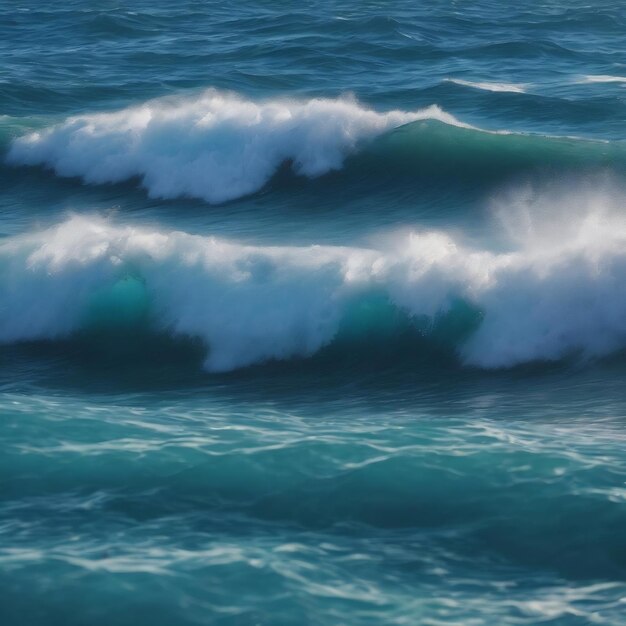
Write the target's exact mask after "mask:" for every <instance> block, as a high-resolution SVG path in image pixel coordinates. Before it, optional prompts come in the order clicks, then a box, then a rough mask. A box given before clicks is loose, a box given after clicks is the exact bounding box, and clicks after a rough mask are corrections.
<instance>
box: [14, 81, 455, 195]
mask: <svg viewBox="0 0 626 626" xmlns="http://www.w3.org/2000/svg"><path fill="white" fill-rule="evenodd" d="M421 119H438V120H441V121H444V122H446V123H450V124H457V125H462V124H461V123H460V122H458V121H457V120H456V119H455V118H454V117H453V116H451V115H449V114H447V113H445V112H443V111H442V110H441V109H439V108H438V107H436V106H431V107H428V108H426V109H423V110H420V111H413V112H407V111H389V112H386V113H378V112H376V111H372V110H370V109H367V108H365V107H363V106H361V105H359V104H358V103H357V102H356V101H355V100H354V99H351V98H340V99H336V100H331V99H312V100H306V101H299V100H293V99H282V100H267V101H259V102H255V101H251V100H246V99H244V98H242V97H240V96H238V95H236V94H232V93H224V92H219V91H216V90H214V89H211V90H208V91H206V92H204V93H203V94H201V95H200V96H197V97H194V98H187V99H180V98H178V99H171V98H170V99H161V100H153V101H150V102H146V103H144V104H142V105H140V106H137V107H130V108H127V109H123V110H121V111H116V112H113V113H99V114H93V115H82V116H77V117H71V118H69V119H67V120H66V121H65V122H64V123H62V124H60V125H58V126H54V127H52V128H48V129H45V130H42V131H37V132H33V133H30V134H28V135H25V136H23V137H20V138H18V139H16V140H15V141H14V142H13V144H12V146H11V148H10V151H9V154H8V162H9V163H13V164H19V165H45V166H48V167H50V168H52V169H54V171H55V172H56V173H57V174H58V175H59V176H68V177H73V176H78V177H82V178H83V179H84V180H85V181H86V182H88V183H107V182H108V183H115V182H120V181H123V180H127V179H131V178H133V177H139V178H141V180H142V182H143V185H144V186H145V187H146V189H147V190H148V192H149V193H150V195H151V196H154V197H159V198H175V197H180V196H189V197H195V198H202V199H204V200H207V201H208V202H214V203H215V202H223V201H226V200H231V199H234V198H238V197H240V196H243V195H246V194H250V193H253V192H255V191H258V190H259V189H261V187H263V185H265V184H266V183H267V182H268V180H269V179H270V178H271V177H272V176H273V174H274V173H275V172H276V171H277V169H278V168H279V167H280V166H281V164H283V163H285V162H290V163H291V167H292V169H293V170H294V171H295V172H296V173H298V174H302V175H304V176H309V177H315V176H320V175H321V174H325V173H326V172H329V171H331V170H335V169H338V168H340V167H341V166H342V164H343V161H344V159H345V158H346V156H347V155H349V154H350V153H351V152H353V151H354V150H355V149H356V148H357V147H358V145H359V144H360V143H361V142H362V141H365V140H367V139H371V138H372V137H375V136H377V135H379V134H380V133H383V132H385V131H387V130H389V129H392V128H395V127H397V126H401V125H403V124H407V123H409V122H413V121H416V120H421Z"/></svg>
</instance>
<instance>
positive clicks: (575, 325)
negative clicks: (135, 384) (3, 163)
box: [0, 189, 626, 371]
mask: <svg viewBox="0 0 626 626" xmlns="http://www.w3.org/2000/svg"><path fill="white" fill-rule="evenodd" d="M557 202H560V203H561V210H562V214H563V215H565V214H567V215H568V218H569V225H568V226H567V227H563V225H562V223H561V222H562V220H561V219H560V218H558V216H557V213H558V207H555V204H556V203H557ZM618 202H619V200H618V199H617V192H614V194H613V196H611V193H609V192H608V191H605V192H604V193H603V194H599V192H597V191H594V190H592V189H588V190H584V189H581V190H579V191H578V192H577V193H576V194H575V195H571V196H569V197H567V196H565V197H563V196H558V200H557V199H555V197H552V196H550V194H549V193H546V194H544V195H541V194H537V193H534V192H532V191H530V190H529V191H527V192H526V193H518V194H517V195H516V196H510V197H508V198H504V199H502V203H503V206H505V209H503V210H502V211H501V215H500V220H501V222H502V223H503V224H504V225H505V227H506V228H505V230H507V232H508V234H509V239H510V240H511V242H512V250H511V251H508V252H494V251H490V250H486V249H479V248H473V247H471V246H468V245H466V244H464V243H463V242H461V241H458V240H457V239H455V238H454V237H452V236H451V235H450V234H447V233H444V232H413V233H410V234H409V235H399V236H397V237H395V238H391V240H390V241H387V242H386V243H385V245H384V246H381V247H379V248H376V249H375V248H355V247H335V246H310V247H287V246H281V247H259V246H249V245H242V244H238V243H236V242H230V241H226V240H222V239H218V238H214V237H201V236H194V235H189V234H185V233H182V232H164V231H157V230H148V229H143V228H133V227H130V226H118V225H115V224H112V223H109V222H106V221H104V220H102V219H99V218H86V217H72V218H70V219H69V220H67V221H66V222H64V223H62V224H60V225H59V226H57V227H55V228H52V229H49V230H46V231H42V232H38V233H35V234H31V235H26V236H20V237H14V238H9V239H7V240H5V241H4V242H3V243H2V244H1V245H0V259H1V266H0V296H1V300H2V302H3V303H5V304H4V306H3V307H2V308H0V340H1V341H3V342H5V343H10V342H16V341H26V340H38V339H54V338H59V337H67V336H70V335H72V334H73V333H76V332H79V331H82V330H89V329H92V330H94V329H95V330H96V331H97V330H98V329H102V328H109V329H110V328H111V326H113V327H124V326H131V327H133V326H137V325H140V326H144V325H148V326H149V327H150V328H151V329H152V330H156V331H165V332H167V333H171V334H172V335H174V336H191V337H198V338H200V339H201V340H202V341H203V343H204V344H205V345H206V346H207V356H206V361H205V364H206V368H207V369H208V370H210V371H227V370H232V369H236V368H238V367H243V366H247V365H251V364H254V363H260V362H264V361H267V360H275V359H288V358H293V357H308V356H311V355H312V354H314V353H316V352H318V351H319V350H321V349H322V348H324V347H325V346H328V345H329V344H331V343H333V341H335V340H339V339H341V337H342V336H343V334H345V333H348V334H350V333H352V334H354V333H355V332H356V334H357V335H358V337H357V340H358V341H359V342H361V343H363V342H365V343H367V342H368V341H370V340H371V337H372V332H373V331H374V333H375V332H376V330H377V329H380V327H384V326H385V325H389V324H390V323H391V324H392V325H393V324H396V325H402V324H403V325H405V326H406V324H407V323H408V324H409V325H410V326H411V327H412V328H413V331H414V332H415V333H417V334H420V335H426V336H428V335H429V334H431V333H433V332H435V330H436V329H437V328H438V327H439V325H440V324H441V322H442V320H444V321H445V319H446V316H448V317H449V316H454V315H455V311H456V308H455V307H456V305H457V303H459V302H462V303H463V306H464V307H465V309H464V310H465V311H467V310H470V311H474V315H473V316H470V319H468V320H466V321H465V322H464V323H466V325H467V332H466V333H461V336H460V338H458V340H456V339H455V341H458V345H456V346H455V349H456V351H457V352H458V354H459V357H460V359H461V360H462V362H463V363H465V364H467V365H473V366H480V367H486V368H492V367H510V366H514V365H517V364H520V363H525V362H529V361H536V360H556V359H561V358H564V357H568V356H570V355H573V354H576V353H578V354H582V355H583V356H586V357H595V356H603V355H607V354H610V353H612V352H614V351H617V350H621V349H623V348H624V347H626V299H625V298H622V297H620V296H619V294H620V291H621V286H622V284H623V282H624V280H625V279H626V252H625V250H626V247H625V245H624V244H625V243H626V220H625V219H624V218H623V217H621V216H619V214H618V213H617V210H616V209H615V207H616V206H618ZM546 206H550V208H551V215H552V218H551V219H550V220H547V221H546V219H545V218H541V217H540V216H541V215H542V214H544V211H545V207H546ZM557 235H558V239H557V238H556V237H557ZM381 301H382V302H386V303H388V304H387V305H383V306H381V305H376V304H372V303H373V302H381ZM389 307H391V310H393V311H395V313H394V314H393V315H392V316H391V317H390V313H389V310H390V309H389ZM468 307H469V309H468ZM398 312H399V313H400V314H401V315H400V317H399V318H398V316H397V314H398ZM394 315H395V317H394ZM465 315H466V314H465ZM364 317H365V318H367V321H366V323H364V322H363V319H364ZM390 319H391V320H392V321H391V322H390ZM394 320H395V321H394ZM360 325H361V326H360ZM360 327H362V332H361V333H360V334H359V330H358V329H359V328H360ZM443 327H444V328H445V323H444V325H443ZM354 328H356V329H357V330H356V331H354ZM393 336H394V335H393V333H392V334H391V335H390V339H389V340H390V341H392V340H393Z"/></svg>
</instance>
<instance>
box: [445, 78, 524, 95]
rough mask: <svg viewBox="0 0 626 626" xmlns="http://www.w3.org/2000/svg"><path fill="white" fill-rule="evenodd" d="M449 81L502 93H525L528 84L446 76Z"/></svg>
mask: <svg viewBox="0 0 626 626" xmlns="http://www.w3.org/2000/svg"><path fill="white" fill-rule="evenodd" d="M445 80H446V81H447V82H449V83H454V84H456V85H462V86H463V87H472V88H473V89H481V90H482V91H496V92H504V93H507V92H508V93H526V89H527V87H528V85H525V84H522V83H491V82H474V81H471V80H463V79H462V78H446V79H445Z"/></svg>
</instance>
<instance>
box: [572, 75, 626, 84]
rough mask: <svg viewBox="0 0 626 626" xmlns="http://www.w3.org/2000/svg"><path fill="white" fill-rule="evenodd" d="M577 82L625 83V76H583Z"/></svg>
mask: <svg viewBox="0 0 626 626" xmlns="http://www.w3.org/2000/svg"><path fill="white" fill-rule="evenodd" d="M578 82H582V83H626V77H625V76H610V75H606V74H599V75H592V74H590V75H587V76H583V77H582V79H581V80H580V81H578Z"/></svg>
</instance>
